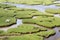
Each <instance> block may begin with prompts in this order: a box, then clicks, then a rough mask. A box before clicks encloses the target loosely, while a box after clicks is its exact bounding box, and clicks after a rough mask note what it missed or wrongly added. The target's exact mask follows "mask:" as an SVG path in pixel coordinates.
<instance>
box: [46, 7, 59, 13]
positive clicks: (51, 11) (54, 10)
mask: <svg viewBox="0 0 60 40" xmlns="http://www.w3.org/2000/svg"><path fill="white" fill-rule="evenodd" d="M45 11H46V12H47V13H52V14H60V8H59V9H52V8H47V9H46V10H45Z"/></svg>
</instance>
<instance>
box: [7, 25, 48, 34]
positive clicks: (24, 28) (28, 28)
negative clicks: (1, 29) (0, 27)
mask: <svg viewBox="0 0 60 40" xmlns="http://www.w3.org/2000/svg"><path fill="white" fill-rule="evenodd" d="M40 30H41V31H45V30H47V29H46V28H39V27H35V26H34V25H31V24H23V25H20V26H18V27H17V28H11V29H8V33H32V32H38V31H40Z"/></svg>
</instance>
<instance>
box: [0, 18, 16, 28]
mask: <svg viewBox="0 0 60 40" xmlns="http://www.w3.org/2000/svg"><path fill="white" fill-rule="evenodd" d="M7 20H9V22H7ZM14 23H16V19H15V18H14V17H0V27H4V26H8V25H11V24H14Z"/></svg>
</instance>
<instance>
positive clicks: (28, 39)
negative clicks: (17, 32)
mask: <svg viewBox="0 0 60 40" xmlns="http://www.w3.org/2000/svg"><path fill="white" fill-rule="evenodd" d="M7 40H43V37H39V36H36V35H23V36H15V37H8V38H7Z"/></svg>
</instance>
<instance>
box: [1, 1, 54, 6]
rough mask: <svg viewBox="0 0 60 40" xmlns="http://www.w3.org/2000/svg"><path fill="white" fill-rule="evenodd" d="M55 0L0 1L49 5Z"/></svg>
mask: <svg viewBox="0 0 60 40" xmlns="http://www.w3.org/2000/svg"><path fill="white" fill-rule="evenodd" d="M54 1H55V0H23V1H22V0H18V1H17V0H0V2H11V3H18V4H31V5H32V4H34V5H35V4H41V5H50V4H53V2H54Z"/></svg>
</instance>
